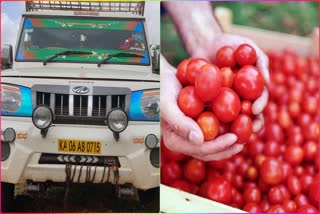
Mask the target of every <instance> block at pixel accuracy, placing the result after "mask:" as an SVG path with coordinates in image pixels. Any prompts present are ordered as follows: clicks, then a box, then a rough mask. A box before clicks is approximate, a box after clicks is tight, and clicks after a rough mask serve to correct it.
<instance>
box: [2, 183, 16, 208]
mask: <svg viewBox="0 0 320 214" xmlns="http://www.w3.org/2000/svg"><path fill="white" fill-rule="evenodd" d="M1 193H2V194H1V211H2V212H12V211H13V207H14V206H13V202H14V184H10V183H5V182H1Z"/></svg>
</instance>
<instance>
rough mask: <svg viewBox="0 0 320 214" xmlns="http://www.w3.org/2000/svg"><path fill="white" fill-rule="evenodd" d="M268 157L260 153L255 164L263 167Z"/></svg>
mask: <svg viewBox="0 0 320 214" xmlns="http://www.w3.org/2000/svg"><path fill="white" fill-rule="evenodd" d="M265 159H266V156H265V155H263V154H258V155H257V156H256V157H255V159H254V164H255V165H256V166H257V167H261V165H262V163H263V162H264V161H265Z"/></svg>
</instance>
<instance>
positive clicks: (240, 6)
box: [161, 2, 318, 65]
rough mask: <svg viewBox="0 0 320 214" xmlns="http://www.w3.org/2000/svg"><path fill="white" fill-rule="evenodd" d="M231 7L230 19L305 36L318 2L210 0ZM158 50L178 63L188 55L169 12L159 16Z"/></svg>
mask: <svg viewBox="0 0 320 214" xmlns="http://www.w3.org/2000/svg"><path fill="white" fill-rule="evenodd" d="M212 4H213V5H214V6H223V7H227V8H230V9H231V10H232V13H233V23H234V24H238V25H246V26H252V27H256V28H261V29H267V30H272V31H279V32H285V33H290V34H296V35H301V36H306V35H308V34H310V33H311V31H312V29H313V28H314V27H316V26H318V2H213V3H212ZM161 51H162V53H163V54H164V55H165V56H166V58H167V59H168V61H169V62H170V63H172V64H173V65H177V64H178V63H179V62H180V61H181V60H182V59H184V58H187V57H188V55H187V53H186V51H185V49H184V47H183V44H182V42H181V40H180V39H179V37H178V34H177V32H176V30H175V28H174V26H173V24H172V22H171V20H170V18H169V17H168V16H163V17H161Z"/></svg>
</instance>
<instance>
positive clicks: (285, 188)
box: [278, 184, 290, 200]
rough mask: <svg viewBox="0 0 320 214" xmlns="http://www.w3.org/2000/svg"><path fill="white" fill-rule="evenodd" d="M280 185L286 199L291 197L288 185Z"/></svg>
mask: <svg viewBox="0 0 320 214" xmlns="http://www.w3.org/2000/svg"><path fill="white" fill-rule="evenodd" d="M278 186H279V188H280V191H281V192H282V195H283V198H284V199H285V200H287V199H290V192H289V190H288V189H287V187H286V186H285V185H284V184H279V185H278Z"/></svg>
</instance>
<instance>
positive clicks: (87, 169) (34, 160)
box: [1, 2, 160, 211]
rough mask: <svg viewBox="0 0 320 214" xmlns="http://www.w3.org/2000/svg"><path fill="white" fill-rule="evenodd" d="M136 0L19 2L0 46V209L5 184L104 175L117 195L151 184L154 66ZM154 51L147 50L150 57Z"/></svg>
mask: <svg viewBox="0 0 320 214" xmlns="http://www.w3.org/2000/svg"><path fill="white" fill-rule="evenodd" d="M143 10H144V2H136V3H133V2H132V3H124V2H122V3H114V2H113V3H107V2H100V3H92V4H91V3H89V2H81V3H76V4H71V3H70V5H68V3H67V2H66V3H63V2H62V3H61V2H60V4H59V3H55V2H27V12H26V13H24V14H23V16H22V20H21V24H20V30H19V34H18V38H17V45H16V48H15V53H14V57H13V56H12V55H13V54H12V48H11V47H10V46H3V49H2V53H5V54H3V55H2V64H9V65H10V64H13V66H12V68H11V69H6V70H3V71H2V79H1V80H2V82H1V100H2V109H1V125H2V126H1V148H2V153H1V176H2V177H1V185H2V211H5V210H6V209H8V210H9V209H10V206H11V205H12V202H13V197H14V186H15V184H17V183H20V182H26V183H27V185H28V189H29V190H40V189H43V188H42V187H45V186H47V185H46V184H48V182H50V183H61V182H65V183H66V184H67V185H66V186H67V187H68V184H69V183H88V182H89V183H101V184H103V183H106V182H111V183H113V184H115V186H116V190H117V191H116V192H117V194H118V195H121V194H126V195H128V194H129V195H135V194H136V192H137V191H136V190H137V189H140V190H147V189H150V188H154V187H158V186H159V180H160V177H159V143H158V142H159V138H160V126H159V113H160V109H159V107H160V98H159V74H157V73H155V72H154V71H153V69H152V68H153V65H152V64H153V63H152V62H153V60H152V57H151V52H150V50H149V43H148V38H147V35H146V26H145V18H144V16H143ZM156 57H157V56H156Z"/></svg>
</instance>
